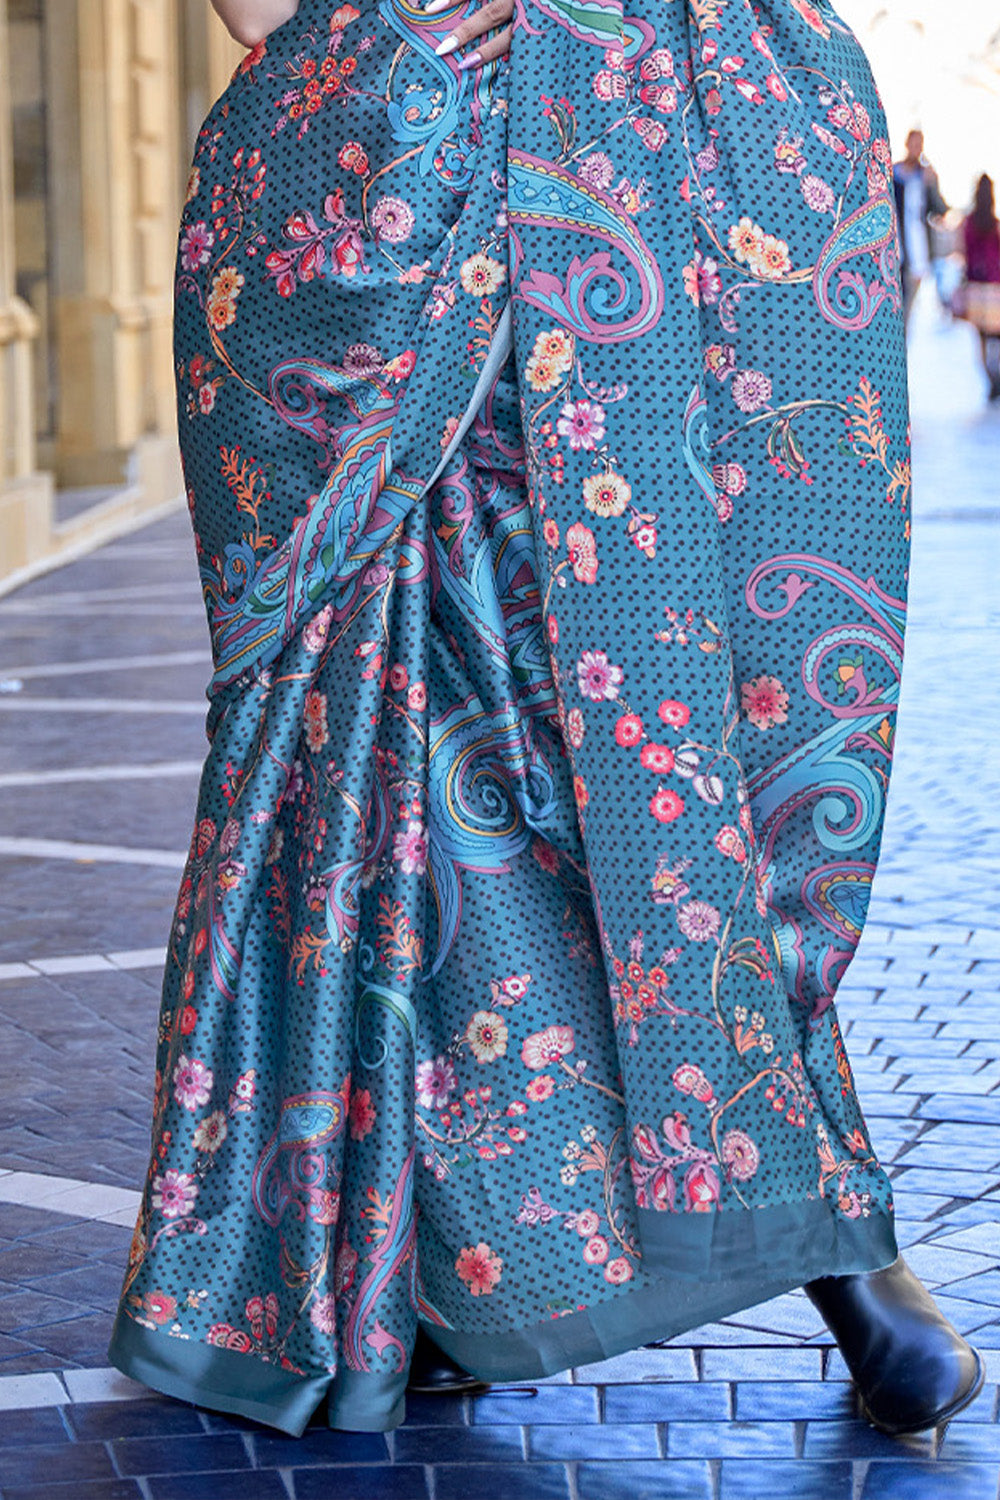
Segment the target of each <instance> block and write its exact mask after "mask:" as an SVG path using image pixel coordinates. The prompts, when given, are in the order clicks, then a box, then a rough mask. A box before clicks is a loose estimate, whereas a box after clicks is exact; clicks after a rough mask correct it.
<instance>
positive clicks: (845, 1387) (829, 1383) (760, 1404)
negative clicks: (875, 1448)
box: [735, 1380, 857, 1422]
mask: <svg viewBox="0 0 1000 1500" xmlns="http://www.w3.org/2000/svg"><path fill="white" fill-rule="evenodd" d="M735 1401H736V1416H737V1418H738V1419H739V1420H740V1421H741V1422H776V1421H800V1422H801V1421H815V1420H818V1419H827V1420H830V1421H835V1420H841V1421H847V1420H849V1419H850V1418H851V1417H853V1416H854V1415H855V1412H856V1409H857V1398H856V1397H855V1394H854V1388H853V1386H851V1385H850V1384H849V1383H848V1382H847V1381H841V1380H788V1381H777V1380H759V1381H755V1380H741V1381H740V1382H739V1384H738V1385H737V1386H736V1390H735Z"/></svg>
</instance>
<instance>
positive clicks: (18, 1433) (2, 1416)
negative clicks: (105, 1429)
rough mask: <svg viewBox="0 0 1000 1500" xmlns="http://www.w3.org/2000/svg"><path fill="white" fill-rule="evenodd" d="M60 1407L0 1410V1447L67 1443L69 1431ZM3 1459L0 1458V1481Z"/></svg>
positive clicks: (1, 1479) (0, 1478)
mask: <svg viewBox="0 0 1000 1500" xmlns="http://www.w3.org/2000/svg"><path fill="white" fill-rule="evenodd" d="M61 1413H62V1408H61V1407H58V1406H40V1407H37V1408H36V1409H34V1410H31V1409H29V1410H27V1411H2V1412H0V1449H3V1448H25V1447H28V1446H29V1445H31V1446H33V1445H34V1444H36V1443H68V1442H69V1441H70V1440H71V1439H70V1433H69V1432H68V1431H67V1429H66V1424H65V1423H64V1421H63V1419H62V1415H61ZM3 1464H4V1460H3V1459H2V1458H0V1483H2V1481H3Z"/></svg>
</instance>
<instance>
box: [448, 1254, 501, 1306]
mask: <svg viewBox="0 0 1000 1500" xmlns="http://www.w3.org/2000/svg"><path fill="white" fill-rule="evenodd" d="M455 1270H456V1271H457V1272H458V1275H459V1279H460V1280H461V1281H464V1282H465V1285H466V1286H467V1287H468V1289H469V1291H470V1292H471V1293H472V1295H473V1297H488V1296H489V1295H490V1293H491V1292H493V1291H495V1290H496V1288H497V1286H498V1285H499V1282H500V1276H501V1273H502V1272H503V1261H502V1260H501V1259H500V1257H499V1255H494V1253H493V1251H492V1250H491V1249H490V1247H489V1245H487V1244H486V1243H485V1242H484V1241H483V1240H480V1242H479V1244H478V1245H466V1246H465V1248H464V1249H463V1250H460V1251H459V1253H458V1259H457V1260H456V1261H455Z"/></svg>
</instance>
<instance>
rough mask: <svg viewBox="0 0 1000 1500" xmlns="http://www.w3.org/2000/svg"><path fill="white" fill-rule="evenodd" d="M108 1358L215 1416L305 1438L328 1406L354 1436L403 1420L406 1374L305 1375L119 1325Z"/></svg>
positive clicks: (129, 1323)
mask: <svg viewBox="0 0 1000 1500" xmlns="http://www.w3.org/2000/svg"><path fill="white" fill-rule="evenodd" d="M108 1357H109V1358H110V1360H111V1363H112V1364H113V1365H114V1366H115V1368H116V1369H118V1370H120V1371H121V1372H122V1374H123V1375H128V1376H129V1378H130V1379H132V1380H138V1381H141V1382H142V1383H143V1384H144V1385H148V1386H150V1387H151V1388H152V1389H153V1390H155V1391H162V1392H163V1394H164V1395H165V1396H173V1397H175V1398H176V1399H177V1400H178V1401H190V1402H192V1403H193V1405H195V1406H203V1407H206V1408H208V1410H210V1411H222V1412H229V1413H232V1414H233V1415H236V1416H241V1417H250V1418H251V1419H252V1420H253V1421H255V1422H261V1423H263V1424H265V1425H266V1426H268V1427H276V1428H278V1429H279V1431H281V1432H287V1433H288V1434H289V1435H290V1436H291V1437H301V1436H302V1433H303V1432H304V1431H305V1429H306V1427H307V1426H308V1424H309V1419H310V1417H312V1415H313V1413H314V1412H315V1411H316V1408H317V1407H318V1406H319V1405H320V1404H321V1403H322V1402H323V1401H324V1398H325V1399H326V1415H327V1419H328V1422H329V1425H330V1426H331V1427H339V1428H344V1429H346V1430H347V1431H350V1432H389V1431H391V1429H392V1428H394V1427H398V1426H399V1424H400V1423H401V1422H402V1421H403V1419H404V1417H405V1415H406V1402H405V1391H406V1373H405V1371H404V1372H403V1373H401V1374H400V1373H396V1374H394V1375H383V1374H370V1373H365V1372H359V1371H355V1370H344V1369H341V1370H339V1371H338V1373H337V1376H336V1378H334V1377H333V1376H332V1375H330V1374H329V1373H328V1372H324V1373H323V1374H319V1375H306V1374H301V1373H297V1372H293V1371H289V1370H283V1369H280V1368H279V1367H276V1366H275V1365H271V1364H265V1363H264V1362H263V1361H261V1360H259V1359H254V1358H252V1357H249V1356H247V1355H246V1354H237V1353H235V1352H234V1351H233V1350H231V1349H217V1348H213V1347H212V1346H210V1345H205V1344H199V1343H195V1342H193V1341H191V1340H188V1339H181V1338H176V1337H173V1336H171V1335H170V1334H169V1333H167V1332H166V1330H164V1329H153V1328H146V1327H143V1326H142V1325H141V1324H138V1323H136V1322H135V1321H134V1320H132V1319H130V1318H126V1317H119V1318H118V1319H117V1320H116V1322H115V1327H114V1331H113V1333H112V1336H111V1343H110V1345H109V1348H108Z"/></svg>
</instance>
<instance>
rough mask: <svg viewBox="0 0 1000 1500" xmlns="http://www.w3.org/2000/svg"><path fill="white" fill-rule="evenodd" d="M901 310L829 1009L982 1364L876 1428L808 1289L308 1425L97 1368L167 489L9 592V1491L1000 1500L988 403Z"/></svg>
mask: <svg viewBox="0 0 1000 1500" xmlns="http://www.w3.org/2000/svg"><path fill="white" fill-rule="evenodd" d="M918 312H919V314H920V317H919V321H918V324H917V326H916V329H915V334H914V340H913V355H914V370H913V405H914V436H915V445H916V468H917V486H918V490H917V502H916V503H917V518H918V524H917V527H916V538H915V556H914V567H913V580H912V583H913V588H912V615H911V625H910V634H909V645H908V650H909V658H908V666H907V677H906V683H905V691H904V700H903V705H902V709H901V714H900V730H899V752H898V760H897V770H896V779H895V783H894V789H893V795H892V798H891V808H890V815H889V821H888V828H887V835H886V848H885V859H884V864H883V867H882V870H881V872H880V876H879V880H878V882H877V885H876V897H875V901H874V905H873V912H872V919H871V923H870V926H869V927H868V929H867V932H866V935H865V938H864V941H863V943H862V947H861V951H860V953H859V955H858V958H857V960H856V962H855V963H854V964H853V966H852V968H851V970H850V973H849V976H848V979H849V983H848V984H847V985H846V986H845V988H844V990H843V991H842V999H841V1014H842V1017H843V1019H844V1021H845V1023H846V1027H847V1029H848V1030H849V1045H850V1047H851V1052H852V1057H853V1060H854V1064H855V1068H856V1072H857V1076H858V1080H859V1085H860V1088H861V1091H862V1095H863V1099H864V1102H865V1105H866V1107H867V1111H868V1114H869V1118H870V1120H871V1124H872V1127H873V1132H874V1135H875V1140H876V1144H877V1146H878V1148H879V1150H880V1152H881V1154H882V1156H883V1158H884V1160H885V1161H886V1162H890V1163H892V1164H893V1166H892V1171H893V1174H894V1178H895V1186H896V1189H897V1197H898V1212H899V1235H900V1240H901V1242H902V1243H903V1244H904V1245H905V1246H906V1247H908V1248H907V1255H908V1258H909V1261H910V1263H911V1265H912V1266H913V1267H914V1269H915V1270H916V1271H917V1272H918V1274H919V1275H921V1276H922V1277H923V1278H924V1279H925V1281H927V1283H928V1284H930V1285H931V1286H932V1287H934V1288H935V1290H936V1293H937V1295H938V1299H939V1302H940V1304H941V1306H942V1307H943V1308H945V1309H946V1311H947V1312H948V1314H949V1315H950V1316H951V1317H952V1318H953V1319H954V1320H955V1322H956V1323H957V1324H958V1326H959V1327H960V1328H961V1329H963V1330H965V1331H967V1332H970V1333H971V1334H972V1335H973V1337H974V1340H975V1342H976V1343H977V1344H978V1345H979V1346H980V1348H982V1349H983V1350H984V1352H985V1355H986V1358H987V1364H988V1383H987V1386H986V1388H985V1389H984V1391H983V1393H982V1395H981V1396H980V1397H979V1398H978V1399H977V1401H976V1402H975V1404H974V1405H973V1406H972V1407H971V1408H970V1409H969V1410H968V1411H966V1412H965V1413H963V1414H962V1416H961V1417H960V1418H959V1419H958V1420H956V1421H955V1422H953V1423H952V1424H951V1426H950V1427H949V1428H948V1430H947V1433H946V1434H941V1433H938V1434H934V1435H930V1436H925V1437H920V1438H913V1439H908V1440H902V1441H890V1440H888V1439H884V1438H881V1437H879V1436H878V1435H876V1434H875V1433H874V1432H873V1431H872V1430H871V1429H870V1428H869V1427H867V1426H866V1425H865V1424H864V1423H863V1422H861V1421H860V1420H858V1418H857V1416H856V1414H855V1408H854V1402H853V1399H852V1396H851V1389H850V1386H849V1385H848V1384H847V1382H846V1380H845V1371H844V1368H843V1365H842V1363H841V1361H840V1358H839V1355H837V1353H836V1351H835V1350H834V1349H833V1347H832V1344H831V1340H830V1338H829V1335H828V1334H827V1333H826V1332H825V1330H824V1328H823V1326H822V1324H821V1323H820V1321H819V1319H818V1318H817V1316H816V1314H815V1313H814V1311H813V1309H812V1308H811V1306H810V1304H809V1303H808V1302H807V1301H806V1300H805V1298H804V1297H803V1296H802V1295H801V1294H797V1295H792V1296H787V1297H782V1298H779V1299H778V1300H776V1301H773V1302H770V1303H767V1304H765V1305H764V1306H762V1307H758V1308H754V1309H751V1310H749V1311H747V1312H744V1313H742V1314H741V1315H740V1316H738V1317H735V1318H731V1319H728V1320H727V1321H726V1322H724V1323H720V1324H717V1325H713V1326H711V1327H706V1328H702V1329H698V1330H695V1332H694V1333H691V1334H687V1335H685V1336H684V1337H683V1338H681V1339H678V1340H675V1341H674V1343H673V1345H671V1346H668V1347H665V1348H662V1349H655V1350H642V1351H638V1352H637V1353H635V1354H631V1355H626V1356H622V1357H620V1358H618V1359H615V1360H611V1361H608V1362H607V1363H605V1364H602V1365H597V1366H593V1367H590V1368H588V1369H583V1370H577V1371H575V1372H573V1373H572V1375H566V1376H565V1377H559V1378H557V1379H554V1380H552V1381H548V1382H543V1383H541V1384H540V1385H538V1386H534V1387H530V1388H523V1389H522V1388H514V1389H509V1390H508V1389H496V1390H495V1391H494V1392H493V1393H492V1394H490V1395H488V1396H486V1397H482V1398H480V1399H478V1400H477V1401H475V1402H463V1401H452V1400H447V1399H440V1398H439V1399H422V1400H418V1401H413V1402H412V1403H411V1406H410V1413H409V1418H408V1421H407V1423H406V1425H405V1426H404V1427H402V1428H401V1429H399V1430H398V1431H397V1432H395V1433H393V1434H390V1435H389V1436H387V1437H385V1436H381V1435H378V1436H372V1435H356V1434H345V1433H332V1432H330V1431H328V1430H327V1429H325V1428H320V1427H317V1428H314V1429H310V1431H309V1432H308V1434H307V1435H306V1436H305V1437H304V1438H303V1439H301V1440H298V1441H295V1440H291V1439H287V1438H283V1437H280V1436H278V1435H276V1434H274V1433H273V1432H270V1431H268V1430H267V1429H264V1428H261V1427H258V1426H255V1425H254V1424H252V1423H249V1422H244V1421H240V1420H229V1419H225V1418H221V1417H216V1416H213V1415H211V1414H208V1413H205V1412H200V1411H198V1410H196V1409H195V1408H193V1407H189V1406H186V1405H184V1404H182V1403H179V1402H173V1401H168V1400H165V1399H161V1398H159V1397H152V1396H150V1394H149V1392H148V1391H146V1390H145V1389H144V1388H142V1387H139V1386H135V1385H133V1384H132V1383H131V1382H128V1381H125V1380H123V1379H122V1378H121V1377H120V1376H118V1375H116V1374H115V1373H114V1372H113V1371H109V1370H108V1369H107V1368H106V1353H105V1348H106V1342H107V1336H108V1331H109V1326H110V1316H111V1311H112V1309H113V1307H114V1305H115V1303H116V1300H117V1295H118V1289H119V1283H120V1277H121V1270H122V1266H123V1262H124V1258H125V1252H126V1247H127V1243H128V1239H129V1229H130V1226H131V1223H132V1219H133V1216H134V1211H135V1203H136V1192H135V1188H136V1184H137V1183H138V1182H139V1181H140V1180H141V1177H142V1173H143V1171H144V1169H145V1161H146V1142H147V1136H148V1112H149V1103H150V1086H151V1069H152V1055H153V1036H154V1030H155V1022H156V1012H157V1003H158V983H159V969H160V965H161V964H162V947H163V944H164V942H165V938H166V933H167V928H168V925H169V919H170V911H171V906H172V902H173V898H174V893H175V889H176V885H177V880H178V872H179V870H180V868H181V864H182V853H181V851H183V850H184V849H185V848H186V845H187V840H188V835H189V825H190V819H191V815H192V811H193V807H194V801H195V791H196V784H197V774H198V769H199V765H200V761H201V757H202V754H203V748H204V733H203V722H204V711H205V704H204V697H203V691H204V683H205V680H206V676H207V662H208V657H207V647H206V630H205V624H204V619H203V611H202V605H201V600H200V597H199V593H198V586H197V579H196V572H195V567H194V556H193V548H192V546H191V541H190V536H189V534H188V531H187V522H186V517H185V516H184V515H183V514H182V513H179V514H178V515H176V516H175V517H172V518H170V519H169V520H167V521H163V522H161V523H159V524H157V525H156V526H153V527H150V528H148V529H147V530H145V531H140V532H137V533H135V534H134V535H133V536H131V537H129V538H127V539H125V540H121V541H118V542H115V543H113V544H111V545H109V546H107V547H105V548H103V549H102V550H101V551H100V552H97V553H95V554H93V555H91V556H90V557H87V558H85V559H83V560H81V561H78V562H76V563H73V564H71V565H69V566H67V567H64V568H63V569H61V570H59V571H57V572H54V573H51V574H49V575H48V576H46V577H44V578H41V579H39V580H36V581H35V582H34V583H32V584H29V585H27V586H26V587H24V588H22V589H20V590H19V591H18V592H16V593H15V594H13V595H10V596H8V597H7V598H6V599H0V854H2V855H3V856H4V859H3V861H2V869H0V1015H2V1017H3V1022H4V1025H3V1030H2V1033H0V1070H2V1077H3V1080H4V1089H3V1094H2V1096H0V1496H2V1500H58V1497H61V1496H65V1497H67V1500H69V1497H72V1500H139V1497H143V1500H196V1497H201V1496H206V1497H211V1500H228V1497H230V1496H233V1497H236V1496H238V1497H239V1500H271V1497H284V1500H319V1497H320V1496H322V1497H324V1500H381V1497H386V1500H388V1497H392V1500H411V1497H412V1500H416V1497H420V1500H483V1497H487V1496H488V1497H490V1500H542V1497H545V1500H624V1497H628V1500H643V1497H647V1496H648V1497H653V1496H656V1497H657V1500H750V1497H761V1496H765V1495H778V1496H785V1495H794V1496H795V1497H796V1500H943V1497H944V1496H948V1497H949V1500H996V1497H997V1493H998V1484H1000V1424H998V1423H997V1420H996V1419H997V1400H998V1397H997V1382H998V1381H1000V1323H998V1320H997V1311H998V1308H1000V1270H998V1268H997V1261H998V1251H1000V847H998V841H997V823H998V809H1000V757H998V756H997V754H996V749H995V739H996V736H997V732H998V729H1000V684H998V674H997V672H996V662H997V658H998V645H1000V596H998V585H997V574H998V564H1000V557H998V551H1000V549H998V541H1000V488H998V485H997V473H998V470H1000V411H998V410H996V409H995V408H994V409H993V410H990V409H988V408H987V407H986V406H985V404H984V402H983V396H982V391H981V388H980V379H979V376H978V374H977V372H976V367H975V363H974V361H973V358H972V348H971V342H970V339H969V336H968V330H967V329H964V328H951V327H949V326H946V325H945V324H944V323H943V322H940V321H939V320H938V318H937V315H936V312H935V310H934V309H933V307H929V306H925V307H923V308H921V309H918ZM762 1460H766V1461H767V1464H766V1468H765V1467H763V1466H762V1462H761V1461H762Z"/></svg>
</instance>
